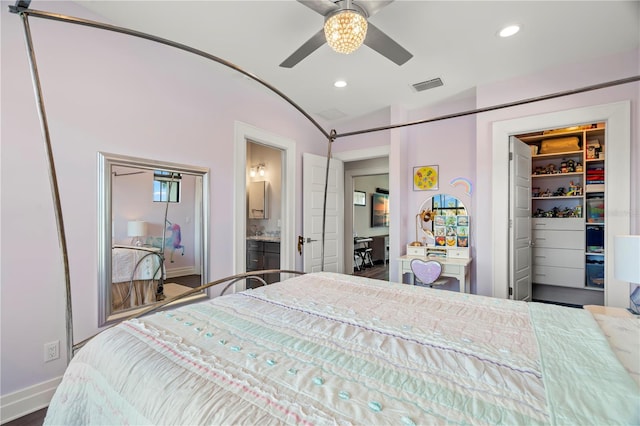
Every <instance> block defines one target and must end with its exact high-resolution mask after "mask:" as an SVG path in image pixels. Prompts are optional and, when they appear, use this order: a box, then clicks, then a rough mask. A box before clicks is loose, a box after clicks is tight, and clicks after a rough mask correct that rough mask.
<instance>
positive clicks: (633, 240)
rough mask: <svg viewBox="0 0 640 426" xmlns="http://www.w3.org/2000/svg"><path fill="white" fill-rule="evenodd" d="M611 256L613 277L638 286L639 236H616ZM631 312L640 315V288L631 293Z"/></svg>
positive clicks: (639, 264)
mask: <svg viewBox="0 0 640 426" xmlns="http://www.w3.org/2000/svg"><path fill="white" fill-rule="evenodd" d="M613 254H614V275H615V277H616V278H617V279H619V280H621V281H627V282H630V283H634V284H640V235H616V236H615V238H614V246H613ZM631 310H632V311H633V312H635V313H636V314H640V287H636V288H635V290H634V291H633V292H632V293H631Z"/></svg>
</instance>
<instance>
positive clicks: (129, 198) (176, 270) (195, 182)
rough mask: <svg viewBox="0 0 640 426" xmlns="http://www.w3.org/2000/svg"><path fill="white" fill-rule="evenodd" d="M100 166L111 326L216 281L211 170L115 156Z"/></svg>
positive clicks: (101, 157) (102, 274)
mask: <svg viewBox="0 0 640 426" xmlns="http://www.w3.org/2000/svg"><path fill="white" fill-rule="evenodd" d="M98 163H99V174H98V176H99V178H98V179H99V188H98V196H99V218H98V219H99V222H98V223H99V238H98V242H99V248H98V251H99V265H98V275H99V276H98V282H99V285H100V292H99V299H100V300H99V304H100V305H99V326H103V325H106V324H109V323H112V322H115V321H118V320H120V319H123V318H126V317H128V316H130V315H132V314H134V313H135V312H137V311H139V310H142V309H143V308H147V307H149V306H151V305H153V304H154V303H157V302H159V301H161V300H164V299H166V298H171V297H174V296H177V295H178V294H181V293H184V292H185V291H189V290H191V289H192V288H194V287H197V286H200V285H202V284H204V283H206V282H208V270H209V268H208V259H209V256H208V253H207V247H208V244H207V236H208V235H209V223H208V221H209V213H208V211H209V189H208V186H209V170H208V169H206V168H202V167H195V166H188V165H183V164H176V163H169V162H162V161H154V160H147V159H142V158H134V157H128V156H121V155H114V154H107V153H99V154H98ZM204 297H206V294H205V293H204V292H202V293H199V294H196V295H194V296H190V297H189V298H187V299H185V300H186V301H192V300H196V299H200V298H204ZM181 303H183V301H181Z"/></svg>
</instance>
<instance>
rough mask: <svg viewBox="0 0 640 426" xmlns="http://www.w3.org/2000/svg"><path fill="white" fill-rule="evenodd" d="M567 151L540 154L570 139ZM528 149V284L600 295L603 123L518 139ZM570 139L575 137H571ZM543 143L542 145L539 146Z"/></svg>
mask: <svg viewBox="0 0 640 426" xmlns="http://www.w3.org/2000/svg"><path fill="white" fill-rule="evenodd" d="M567 138H577V143H575V144H573V143H569V142H567V143H566V146H567V148H568V149H566V150H555V149H554V150H551V151H552V152H550V153H546V152H549V150H544V149H543V145H545V144H549V141H559V146H560V147H561V146H563V142H562V141H569V139H567ZM518 139H520V140H522V141H523V142H525V143H527V144H528V145H529V146H530V147H531V152H532V159H531V161H532V163H531V170H532V175H531V182H532V185H531V186H532V194H531V208H532V215H533V218H532V241H533V244H534V245H533V258H532V280H533V283H534V284H544V285H553V286H561V287H571V288H578V289H584V290H594V291H599V292H603V291H604V288H605V279H604V277H605V274H604V262H605V261H606V259H605V257H606V256H605V250H604V241H605V231H606V229H605V226H606V224H605V211H604V199H605V185H604V171H605V162H606V150H605V147H606V143H605V123H593V124H588V125H584V126H577V127H571V128H564V129H553V130H551V131H545V132H537V133H531V134H526V135H520V136H518ZM574 140H575V139H574ZM543 141H544V142H543Z"/></svg>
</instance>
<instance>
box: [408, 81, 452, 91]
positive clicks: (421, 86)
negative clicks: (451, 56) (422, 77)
mask: <svg viewBox="0 0 640 426" xmlns="http://www.w3.org/2000/svg"><path fill="white" fill-rule="evenodd" d="M443 84H444V83H443V82H442V80H441V79H440V78H433V79H431V80H427V81H422V82H420V83H416V84H412V85H411V87H413V90H415V91H416V92H422V91H423V90H427V89H433V88H434V87H440V86H442V85H443Z"/></svg>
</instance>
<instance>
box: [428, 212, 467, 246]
mask: <svg viewBox="0 0 640 426" xmlns="http://www.w3.org/2000/svg"><path fill="white" fill-rule="evenodd" d="M433 234H434V235H435V237H436V246H440V247H445V246H446V247H469V216H466V215H464V216H436V217H435V219H434V220H433Z"/></svg>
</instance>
